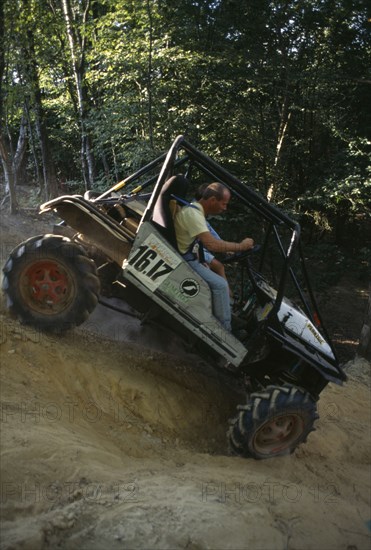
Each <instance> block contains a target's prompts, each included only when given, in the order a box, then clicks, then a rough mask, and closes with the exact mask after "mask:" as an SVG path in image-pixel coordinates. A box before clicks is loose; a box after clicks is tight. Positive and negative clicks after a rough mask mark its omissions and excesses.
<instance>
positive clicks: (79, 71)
mask: <svg viewBox="0 0 371 550" xmlns="http://www.w3.org/2000/svg"><path fill="white" fill-rule="evenodd" d="M62 8H63V15H64V20H65V22H66V32H67V38H68V44H69V48H70V53H71V62H72V70H73V75H74V79H75V85H76V94H77V103H78V110H79V119H80V134H81V167H82V175H83V178H84V183H85V188H86V189H91V186H92V184H93V182H94V177H95V174H94V171H95V170H94V156H93V152H92V148H91V142H90V136H89V133H88V131H87V128H86V118H87V108H86V104H87V98H86V88H85V82H84V80H85V41H86V39H85V37H82V35H81V34H80V33H79V31H78V29H77V28H76V25H75V24H74V18H73V15H72V9H71V1H70V0H62ZM89 8H90V0H86V4H85V8H84V11H83V14H82V25H83V26H84V25H85V23H86V20H87V15H88V12H89Z"/></svg>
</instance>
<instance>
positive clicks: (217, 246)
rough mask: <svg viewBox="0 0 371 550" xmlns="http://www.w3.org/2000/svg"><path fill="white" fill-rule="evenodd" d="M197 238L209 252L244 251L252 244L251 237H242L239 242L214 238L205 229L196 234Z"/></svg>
mask: <svg viewBox="0 0 371 550" xmlns="http://www.w3.org/2000/svg"><path fill="white" fill-rule="evenodd" d="M197 238H198V239H199V240H200V241H201V242H202V244H203V245H204V247H205V248H207V249H208V250H210V251H211V252H223V253H227V252H244V251H245V250H250V248H252V247H253V246H254V241H253V239H250V238H249V237H247V238H246V239H243V240H242V241H241V242H240V243H233V242H229V241H223V240H222V239H216V238H215V237H213V235H212V234H211V233H210V231H205V232H204V233H200V234H199V235H197Z"/></svg>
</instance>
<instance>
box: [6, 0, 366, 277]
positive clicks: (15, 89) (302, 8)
mask: <svg viewBox="0 0 371 550" xmlns="http://www.w3.org/2000/svg"><path fill="white" fill-rule="evenodd" d="M368 10H369V8H368V3H367V2H366V1H363V0H286V1H269V0H214V1H206V0H182V1H181V2H172V1H171V0H2V2H0V83H1V84H0V85H1V90H0V99H1V103H0V119H1V131H0V154H1V161H2V167H3V177H2V181H1V183H2V190H1V193H2V203H3V208H4V207H6V208H7V209H9V210H10V212H11V213H16V212H17V211H19V209H22V207H24V206H25V204H26V203H25V201H26V198H25V197H27V201H28V202H27V205H28V206H29V204H30V191H31V199H32V200H33V203H34V204H33V205H34V206H36V205H37V204H39V203H40V202H43V201H45V200H48V199H50V198H53V197H55V196H57V195H60V194H66V193H83V192H84V190H86V189H106V188H107V187H108V186H110V185H112V184H114V183H116V182H117V181H120V180H121V179H123V178H124V177H125V176H126V175H128V174H130V173H131V172H132V171H134V170H136V169H137V168H139V167H140V166H142V165H144V164H145V163H147V162H149V161H151V160H152V159H153V158H155V157H156V156H158V155H159V154H161V153H162V152H163V151H164V150H166V149H167V148H168V147H169V145H170V144H171V142H172V141H173V139H174V138H175V137H176V136H177V135H178V134H185V135H186V136H187V138H188V139H189V141H191V142H192V143H193V144H194V145H196V146H197V147H198V148H200V149H201V150H202V151H204V152H205V153H207V154H208V155H210V156H211V157H213V158H214V159H215V160H217V161H218V162H220V163H221V164H222V165H224V166H225V167H226V168H227V169H229V170H230V171H231V172H232V173H234V174H235V175H236V176H238V177H240V178H241V179H242V180H243V181H244V182H246V184H248V185H250V186H252V187H253V188H254V189H255V190H257V191H258V192H260V193H261V194H262V195H264V196H265V197H267V198H268V199H269V200H272V201H273V202H274V203H276V204H277V205H278V206H280V207H281V208H283V209H285V210H286V211H288V212H289V213H290V214H291V215H293V216H294V217H295V218H296V219H298V221H299V222H300V223H301V225H302V227H303V234H304V239H305V241H306V247H307V248H306V250H307V251H308V256H309V257H311V258H314V259H318V258H321V262H322V266H323V269H322V273H321V281H320V282H321V284H323V285H329V284H334V283H336V281H337V279H338V278H339V277H341V276H342V274H344V272H346V271H352V273H353V274H354V276H356V277H359V278H360V279H362V280H363V281H365V280H366V279H367V278H368V277H369V274H370V264H371V252H370V244H371V220H370V203H371V199H370V197H371V181H370V166H371V163H370V156H371V142H370V134H371V132H370V129H371V110H370V90H371V74H370V59H371V40H370V26H371V23H370V12H369V11H368ZM26 191H27V192H26ZM31 202H32V201H31ZM316 265H317V266H318V263H317V264H316Z"/></svg>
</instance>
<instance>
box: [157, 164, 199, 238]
mask: <svg viewBox="0 0 371 550" xmlns="http://www.w3.org/2000/svg"><path fill="white" fill-rule="evenodd" d="M189 183H190V182H189V180H188V179H187V178H186V177H185V176H183V175H181V174H178V175H176V176H172V177H171V178H169V179H168V180H167V181H166V182H165V183H164V185H163V187H162V189H161V192H160V195H159V197H158V199H157V201H156V204H155V206H154V209H153V216H152V221H153V223H155V225H156V226H157V227H158V229H159V230H160V232H161V233H162V235H163V236H164V237H165V239H167V240H168V241H169V243H170V244H171V245H172V246H173V247H174V248H176V249H178V246H177V241H176V235H175V228H174V200H175V201H176V199H177V198H180V199H185V195H186V192H187V189H188V187H189Z"/></svg>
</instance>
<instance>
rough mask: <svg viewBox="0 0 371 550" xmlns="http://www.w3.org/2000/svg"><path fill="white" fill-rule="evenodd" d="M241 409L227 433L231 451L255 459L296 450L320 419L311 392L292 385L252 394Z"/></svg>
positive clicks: (271, 387) (269, 388)
mask: <svg viewBox="0 0 371 550" xmlns="http://www.w3.org/2000/svg"><path fill="white" fill-rule="evenodd" d="M238 411H239V412H238V415H237V416H236V417H235V418H233V419H232V420H231V421H230V428H229V431H228V434H227V435H228V440H229V445H230V450H231V453H232V454H235V455H239V456H243V457H246V458H249V457H250V458H255V459H264V458H272V457H276V456H283V455H288V454H290V453H293V452H294V450H295V449H296V447H297V446H298V445H300V443H303V442H305V441H306V439H307V436H308V434H309V433H310V432H311V431H313V430H314V429H315V428H314V427H313V425H314V422H315V420H316V419H317V418H318V414H317V407H316V403H315V401H314V400H313V399H312V397H311V396H310V395H309V393H307V392H306V391H304V390H303V389H301V388H298V387H296V386H292V385H289V384H284V385H283V386H268V387H267V388H266V389H265V390H264V391H261V392H256V393H252V394H251V395H250V396H249V397H248V400H247V403H246V405H240V406H238Z"/></svg>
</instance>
